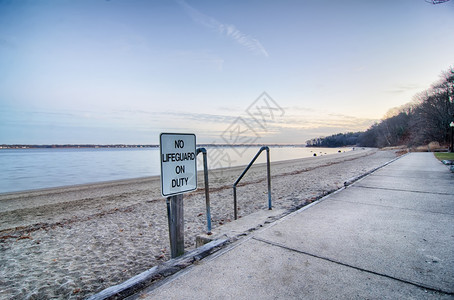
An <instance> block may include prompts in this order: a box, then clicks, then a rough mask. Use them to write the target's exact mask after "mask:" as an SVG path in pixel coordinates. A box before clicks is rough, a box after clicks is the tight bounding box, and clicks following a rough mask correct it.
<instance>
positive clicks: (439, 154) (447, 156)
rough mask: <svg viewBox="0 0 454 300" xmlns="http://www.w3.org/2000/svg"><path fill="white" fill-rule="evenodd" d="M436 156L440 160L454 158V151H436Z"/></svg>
mask: <svg viewBox="0 0 454 300" xmlns="http://www.w3.org/2000/svg"><path fill="white" fill-rule="evenodd" d="M434 155H435V157H436V158H438V160H445V159H446V160H454V153H449V152H437V153H434Z"/></svg>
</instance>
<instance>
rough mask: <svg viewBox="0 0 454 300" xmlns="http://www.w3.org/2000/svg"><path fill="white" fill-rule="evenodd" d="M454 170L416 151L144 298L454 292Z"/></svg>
mask: <svg viewBox="0 0 454 300" xmlns="http://www.w3.org/2000/svg"><path fill="white" fill-rule="evenodd" d="M453 295H454V174H452V173H451V172H449V170H448V169H447V167H446V166H444V165H442V164H441V163H440V162H438V161H437V160H436V159H435V158H434V156H433V154H432V153H412V154H409V155H406V156H404V157H402V158H400V159H398V160H396V161H395V162H393V163H392V164H389V165H388V166H386V167H384V168H382V169H380V170H378V171H376V172H375V173H373V174H371V175H370V176H367V177H365V178H364V179H362V180H360V181H358V182H356V183H355V184H353V185H351V186H349V187H348V188H346V189H344V190H341V191H339V192H337V193H335V194H333V195H331V196H328V197H326V198H324V199H323V200H322V201H320V202H317V203H315V204H312V205H310V206H309V207H305V208H303V209H302V210H300V211H297V212H295V213H293V214H291V215H289V216H287V217H285V218H283V219H281V220H279V221H277V222H275V223H273V224H271V225H270V226H268V227H266V228H264V229H263V230H261V231H258V232H257V233H255V234H253V235H252V236H251V237H248V238H246V239H245V240H243V241H241V242H239V243H236V244H233V245H231V246H230V247H228V248H226V249H224V250H222V251H220V252H218V253H217V254H215V255H214V256H213V257H210V258H207V259H204V260H202V261H201V262H200V263H199V264H197V265H194V266H192V267H189V268H188V269H186V270H185V271H184V272H182V273H179V274H177V275H176V276H173V277H171V278H169V279H168V280H166V281H165V282H163V283H162V284H161V285H160V286H159V287H154V288H153V289H149V290H148V291H144V292H142V294H138V295H135V298H140V299H276V298H278V299H288V298H299V299H332V298H341V299H409V298H411V299H427V298H433V299H453V298H454V296H453Z"/></svg>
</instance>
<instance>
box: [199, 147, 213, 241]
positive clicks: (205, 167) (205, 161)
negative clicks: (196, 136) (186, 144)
mask: <svg viewBox="0 0 454 300" xmlns="http://www.w3.org/2000/svg"><path fill="white" fill-rule="evenodd" d="M200 152H202V154H203V178H204V181H205V205H206V212H207V213H206V214H207V234H211V210H210V190H209V184H208V159H207V150H206V149H205V148H197V155H199V153H200Z"/></svg>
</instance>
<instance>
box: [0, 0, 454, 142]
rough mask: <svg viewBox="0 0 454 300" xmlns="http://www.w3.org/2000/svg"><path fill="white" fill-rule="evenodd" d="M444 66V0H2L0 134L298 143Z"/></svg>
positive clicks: (397, 100)
mask: <svg viewBox="0 0 454 300" xmlns="http://www.w3.org/2000/svg"><path fill="white" fill-rule="evenodd" d="M450 66H454V1H449V2H446V3H443V4H438V5H432V4H430V3H428V2H426V1H425V0H376V1H364V0H356V1H352V0H343V1H342V0H325V1H306V0H301V1H290V0H280V1H269V0H253V1H225V0H217V1H200V0H177V1H171V0H166V1H159V0H150V1H146V0H110V1H105V0H77V1H76V0H71V1H70V0H52V1H50V0H40V1H32V0H14V1H13V0H0V144H158V143H159V134H160V133H161V132H175V133H180V132H181V133H194V134H196V136H197V143H244V144H247V143H292V144H301V143H305V141H306V140H308V139H311V138H315V137H319V136H327V135H331V134H335V133H340V132H350V131H362V130H366V129H367V128H368V127H369V126H370V125H372V124H373V123H374V122H377V121H379V120H380V119H381V118H382V117H383V116H384V115H385V114H386V113H387V111H388V110H389V109H391V108H394V107H399V106H401V105H404V104H406V103H408V102H410V101H412V98H413V97H414V95H415V94H417V93H419V92H421V91H423V90H426V89H428V88H429V87H430V86H431V84H432V83H434V82H436V81H437V80H438V79H439V78H440V74H441V72H442V71H445V70H447V69H448V68H449V67H450Z"/></svg>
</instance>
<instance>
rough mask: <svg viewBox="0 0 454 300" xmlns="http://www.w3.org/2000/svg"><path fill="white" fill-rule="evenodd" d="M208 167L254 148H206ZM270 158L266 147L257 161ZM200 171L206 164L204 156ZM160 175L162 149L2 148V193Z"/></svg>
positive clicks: (291, 154)
mask: <svg viewBox="0 0 454 300" xmlns="http://www.w3.org/2000/svg"><path fill="white" fill-rule="evenodd" d="M206 149H207V153H208V169H216V168H225V167H232V166H240V165H247V164H248V163H249V162H250V161H251V159H252V158H253V157H254V155H255V154H256V153H257V151H258V150H259V149H260V148H259V147H257V146H254V147H253V146H251V147H225V146H224V147H206ZM348 150H351V148H306V147H294V146H275V147H270V159H271V161H272V162H273V161H282V160H289V159H296V158H304V157H311V156H313V155H314V153H317V155H326V154H333V153H337V152H338V151H348ZM261 162H262V163H263V162H266V155H265V152H263V153H262V154H261V155H260V157H259V158H258V159H257V161H256V163H261ZM197 168H198V170H202V169H203V164H202V155H201V154H200V155H199V156H198V166H197ZM159 174H160V160H159V148H45V149H41V148H38V149H0V193H9V192H17V191H24V190H34V189H42V188H50V187H60V186H68V185H76V184H85V183H95V182H102V181H110V180H120V179H131V178H140V177H147V176H154V175H159Z"/></svg>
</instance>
